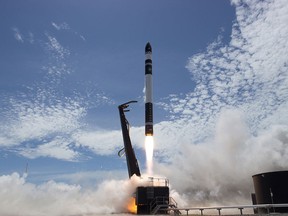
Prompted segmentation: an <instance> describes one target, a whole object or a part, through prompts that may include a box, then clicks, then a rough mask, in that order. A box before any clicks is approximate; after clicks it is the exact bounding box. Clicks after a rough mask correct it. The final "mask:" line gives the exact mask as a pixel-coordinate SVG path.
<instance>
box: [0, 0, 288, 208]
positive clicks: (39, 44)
mask: <svg viewBox="0 0 288 216" xmlns="http://www.w3.org/2000/svg"><path fill="white" fill-rule="evenodd" d="M287 11H288V8H287V6H286V3H285V1H280V0H279V1H272V0H271V1H265V2H262V1H248V0H247V1H240V0H233V1H226V0H225V1H224V0H219V1H215V0H205V1H203V0H189V1H188V0H183V1H172V0H165V1H164V0H157V1H152V0H149V1H132V0H124V1H111V0H105V1H104V0H103V1H102V0H99V1H74V0H72V1H65V0H63V1H41V2H39V1H32V0H27V1H16V0H15V1H1V2H0V26H1V35H0V40H1V43H0V59H1V60H0V72H1V79H0V96H1V97H0V104H1V106H0V175H1V177H0V178H9V179H18V180H19V181H20V180H21V179H22V180H23V181H24V183H23V184H22V186H23V187H26V186H27V185H26V184H28V183H29V184H33V185H34V187H35V188H36V189H38V190H41V188H40V189H39V188H37V187H38V185H45V188H46V187H48V188H49V187H50V186H51V184H48V185H47V184H46V183H47V182H49V181H50V180H53V182H54V181H55V182H54V183H55V185H57V183H56V182H63V184H67V185H66V186H67V187H68V188H70V187H72V189H71V190H74V189H75V187H74V184H76V185H80V186H81V187H83V188H91V187H92V188H93V187H97V185H99V184H100V183H101V182H102V181H104V183H105V181H106V180H111V179H112V180H115V181H116V180H119V181H122V180H123V179H127V178H128V174H127V167H126V164H125V159H124V158H118V156H117V152H118V150H120V149H121V148H122V146H123V142H122V136H121V131H120V120H119V115H118V110H117V106H118V105H119V104H121V103H124V102H127V101H129V100H138V103H137V104H135V105H134V104H133V105H132V107H131V108H132V109H131V112H130V113H129V114H127V118H128V119H129V121H130V123H131V125H132V128H131V138H132V141H133V145H134V148H135V150H136V154H137V157H138V160H139V163H140V169H141V171H142V173H144V172H145V169H146V167H145V153H144V127H143V125H144V99H143V96H144V95H143V88H144V58H145V56H144V47H145V44H146V43H147V42H148V41H150V43H151V44H152V49H153V85H154V89H153V90H154V95H153V99H154V109H155V112H154V121H155V127H154V131H155V157H154V173H155V175H161V176H165V177H168V178H169V179H170V182H171V184H172V186H173V188H174V190H175V191H176V192H177V194H178V195H177V196H178V197H179V199H181V200H184V201H185V202H184V201H183V203H186V204H187V203H188V204H190V203H194V204H195V203H201V204H213V203H225V204H227V203H229V201H231V199H232V197H238V196H239V198H235V199H234V198H233V199H232V201H233V202H234V203H235V202H238V203H241V202H242V203H243V202H246V203H247V202H248V201H247V200H249V197H250V192H251V190H252V182H251V175H252V174H256V173H258V172H263V171H271V170H275V169H277V170H279V169H280V170H281V169H287V162H288V161H287V160H288V152H287V150H286V149H287V143H288V142H287V140H288V127H287V120H288V116H287V112H286V110H287V97H288V90H287V82H288V79H287V72H288V71H287V64H288V62H287V58H286V56H287V54H288V44H287V36H288V28H287V27H286V23H287V19H288V17H287V15H286V14H288V12H287ZM26 164H28V167H29V169H28V170H29V172H28V173H29V174H28V176H25V178H24V177H23V176H22V175H23V172H24V170H25V167H26ZM203 170H204V171H203ZM215 170H218V172H217V173H215V172H213V171H215ZM13 172H17V173H19V175H15V174H12V173H13ZM239 176H241V178H240V177H239ZM20 182H21V181H20ZM59 184H60V183H59ZM2 186H3V185H2ZM58 186H59V185H58ZM60 186H61V185H60ZM61 188H62V187H61ZM36 189H35V190H36ZM42 189H43V188H42ZM75 190H76V192H77V193H78V188H77V187H76V189H75ZM228 191H229V193H230V195H231V196H227V192H228ZM26 195H27V194H26ZM232 201H231V202H232ZM108 212H109V211H108Z"/></svg>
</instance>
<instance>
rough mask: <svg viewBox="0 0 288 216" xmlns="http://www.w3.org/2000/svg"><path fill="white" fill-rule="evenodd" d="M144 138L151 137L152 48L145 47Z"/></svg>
mask: <svg viewBox="0 0 288 216" xmlns="http://www.w3.org/2000/svg"><path fill="white" fill-rule="evenodd" d="M145 136H153V103H152V47H151V45H150V43H149V42H148V43H147V44H146V46H145Z"/></svg>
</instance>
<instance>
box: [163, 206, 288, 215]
mask: <svg viewBox="0 0 288 216" xmlns="http://www.w3.org/2000/svg"><path fill="white" fill-rule="evenodd" d="M284 207H288V203H283V204H259V205H239V206H215V207H191V208H190V207H187V208H168V209H167V211H168V212H171V211H174V212H176V211H186V213H187V215H188V212H189V211H193V210H194V211H197V210H198V211H200V213H201V215H204V210H217V211H218V215H221V210H223V209H238V210H239V211H240V215H243V209H260V208H264V209H266V210H267V214H270V209H271V208H284ZM273 213H274V212H273Z"/></svg>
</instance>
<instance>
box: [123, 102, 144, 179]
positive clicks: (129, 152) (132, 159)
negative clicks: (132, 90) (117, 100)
mask: <svg viewBox="0 0 288 216" xmlns="http://www.w3.org/2000/svg"><path fill="white" fill-rule="evenodd" d="M136 102H137V101H129V102H127V103H124V104H121V105H119V106H118V109H119V114H120V122H121V128H122V135H123V142H124V148H123V149H121V150H120V151H119V152H118V155H120V154H121V151H122V150H125V155H126V161H127V167H128V175H129V178H131V176H133V175H134V174H135V175H137V176H139V177H140V176H141V173H140V169H139V166H138V161H137V159H136V156H135V152H134V149H133V148H132V144H131V139H130V135H129V127H130V125H129V122H128V121H127V119H126V117H125V112H129V110H128V109H127V108H128V107H129V104H130V103H136Z"/></svg>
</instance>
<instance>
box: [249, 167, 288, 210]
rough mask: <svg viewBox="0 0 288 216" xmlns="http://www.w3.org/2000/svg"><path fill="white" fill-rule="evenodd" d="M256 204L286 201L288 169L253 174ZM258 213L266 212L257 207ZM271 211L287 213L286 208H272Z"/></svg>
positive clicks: (287, 194)
mask: <svg viewBox="0 0 288 216" xmlns="http://www.w3.org/2000/svg"><path fill="white" fill-rule="evenodd" d="M252 178H253V184H254V190H255V196H256V202H257V204H281V203H288V171H276V172H267V173H260V174H257V175H253V176H252ZM259 211H260V212H259V213H267V211H266V209H259ZM270 211H271V212H281V213H284V212H285V213H287V212H288V208H286V207H285V208H272V209H270Z"/></svg>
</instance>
